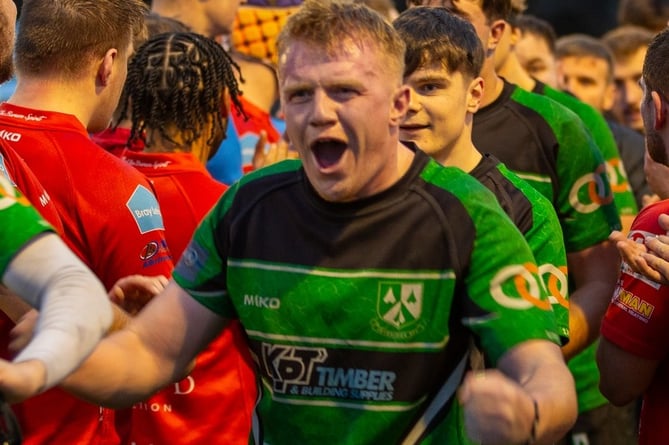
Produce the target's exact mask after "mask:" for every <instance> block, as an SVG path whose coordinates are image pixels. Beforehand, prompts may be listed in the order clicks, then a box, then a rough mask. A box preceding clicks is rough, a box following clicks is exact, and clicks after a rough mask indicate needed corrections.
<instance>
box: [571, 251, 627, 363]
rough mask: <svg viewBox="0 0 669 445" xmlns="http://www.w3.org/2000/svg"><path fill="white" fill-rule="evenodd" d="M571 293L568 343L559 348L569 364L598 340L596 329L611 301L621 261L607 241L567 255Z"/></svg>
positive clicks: (597, 329) (597, 330)
mask: <svg viewBox="0 0 669 445" xmlns="http://www.w3.org/2000/svg"><path fill="white" fill-rule="evenodd" d="M567 261H568V265H569V276H570V278H571V281H572V282H573V284H574V285H573V288H574V290H573V291H572V292H571V294H570V296H569V300H570V307H569V331H570V332H569V343H567V345H565V346H564V347H563V348H562V353H563V355H564V356H565V358H566V359H567V360H568V359H570V358H571V357H573V356H574V355H576V354H578V353H579V352H581V351H582V350H583V349H585V348H586V347H587V346H589V345H590V344H591V343H592V342H593V341H595V339H596V338H597V337H598V336H599V326H600V324H601V321H602V317H603V316H604V313H605V312H606V308H607V307H608V305H609V302H610V301H611V296H612V295H613V289H614V287H615V283H616V278H617V276H618V270H619V269H620V257H619V256H618V252H617V250H616V248H615V245H614V244H613V243H611V242H609V241H606V242H603V243H600V244H598V245H595V246H592V247H590V248H587V249H585V250H583V251H580V252H576V253H570V254H568V255H567Z"/></svg>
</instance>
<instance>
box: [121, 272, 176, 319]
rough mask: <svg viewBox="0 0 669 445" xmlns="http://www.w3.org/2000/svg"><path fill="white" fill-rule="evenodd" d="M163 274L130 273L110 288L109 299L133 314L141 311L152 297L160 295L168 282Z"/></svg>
mask: <svg viewBox="0 0 669 445" xmlns="http://www.w3.org/2000/svg"><path fill="white" fill-rule="evenodd" d="M168 281H169V280H168V279H167V277H165V276H163V275H159V276H155V277H147V276H144V275H130V276H127V277H124V278H121V279H120V280H118V281H117V282H116V283H115V284H114V285H113V286H112V288H111V289H110V290H109V294H108V295H109V299H110V300H111V301H112V302H114V303H116V304H118V305H119V306H120V307H122V308H123V309H125V310H126V311H128V313H130V314H131V315H135V314H136V313H137V312H139V311H140V310H141V309H142V308H143V307H144V306H145V305H146V303H148V302H149V300H151V298H153V297H155V296H156V295H158V294H159V293H160V292H161V291H162V290H163V289H165V286H167V283H168Z"/></svg>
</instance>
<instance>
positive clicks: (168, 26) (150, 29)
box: [138, 11, 190, 47]
mask: <svg viewBox="0 0 669 445" xmlns="http://www.w3.org/2000/svg"><path fill="white" fill-rule="evenodd" d="M144 22H145V23H146V30H147V34H148V37H149V38H150V37H153V36H157V35H158V34H163V33H166V32H190V28H188V26H186V25H185V24H184V23H182V22H180V21H179V20H177V19H175V18H173V17H165V16H162V15H160V14H157V13H155V12H153V11H150V12H148V13H147V14H146V17H145V18H144ZM138 47H139V45H138Z"/></svg>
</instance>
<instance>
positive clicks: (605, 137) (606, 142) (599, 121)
mask: <svg viewBox="0 0 669 445" xmlns="http://www.w3.org/2000/svg"><path fill="white" fill-rule="evenodd" d="M532 92H534V93H537V94H543V95H544V96H546V97H548V98H551V99H553V100H554V101H556V102H558V103H560V104H562V105H564V106H565V107H567V108H569V109H570V110H571V111H573V112H574V113H575V114H576V115H577V116H578V117H579V118H580V119H581V121H583V124H584V125H585V127H586V129H587V130H588V131H589V132H590V134H591V135H592V139H593V141H594V142H595V144H596V145H597V148H599V150H600V153H601V154H602V156H603V157H604V161H605V162H606V173H607V176H608V178H609V183H610V184H611V191H612V192H613V199H614V201H615V203H616V208H617V209H618V214H619V215H620V216H625V215H631V216H634V215H636V214H637V212H638V211H639V209H638V207H637V205H636V200H635V198H634V193H633V192H632V187H631V186H630V183H629V180H628V178H627V169H626V166H625V165H624V164H623V161H622V158H621V156H620V152H619V150H618V145H617V144H616V140H615V138H614V137H613V133H612V132H611V129H610V128H609V125H608V124H607V123H606V119H604V116H602V114H601V113H600V112H599V111H597V110H595V109H594V108H593V107H591V106H590V105H588V104H586V103H585V102H582V101H580V100H579V99H578V98H576V97H575V96H572V95H571V94H569V93H566V92H564V91H560V90H556V89H555V88H551V87H550V86H548V85H546V84H544V83H542V82H537V83H536V85H535V87H534V89H533V90H532Z"/></svg>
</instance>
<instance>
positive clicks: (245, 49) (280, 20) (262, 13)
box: [232, 5, 299, 66]
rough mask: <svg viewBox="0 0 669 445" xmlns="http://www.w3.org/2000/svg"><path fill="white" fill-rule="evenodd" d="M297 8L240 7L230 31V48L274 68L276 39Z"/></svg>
mask: <svg viewBox="0 0 669 445" xmlns="http://www.w3.org/2000/svg"><path fill="white" fill-rule="evenodd" d="M297 8H299V6H286V7H280V6H254V5H242V6H240V8H239V12H238V13H237V18H236V20H235V24H234V27H233V30H232V47H233V48H234V49H235V50H237V51H239V52H240V53H243V54H248V55H249V56H253V57H257V58H259V59H261V60H264V61H267V62H269V63H271V64H273V65H275V66H276V64H277V53H276V37H277V36H278V34H279V31H280V30H281V27H282V26H283V24H284V23H285V22H286V20H287V19H288V16H289V15H290V14H292V13H293V12H295V11H296V10H297Z"/></svg>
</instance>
